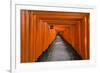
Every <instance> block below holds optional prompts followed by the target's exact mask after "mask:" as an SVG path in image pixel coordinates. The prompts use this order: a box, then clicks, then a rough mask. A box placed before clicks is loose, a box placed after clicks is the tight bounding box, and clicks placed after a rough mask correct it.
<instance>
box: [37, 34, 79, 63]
mask: <svg viewBox="0 0 100 73" xmlns="http://www.w3.org/2000/svg"><path fill="white" fill-rule="evenodd" d="M67 60H81V58H80V56H79V55H78V54H77V53H76V52H75V51H74V50H73V48H72V47H71V46H69V45H68V44H67V43H65V42H64V41H63V39H62V38H61V37H60V36H59V35H58V36H57V37H56V39H55V41H54V42H53V43H52V44H51V45H50V47H49V48H48V50H47V51H46V52H45V53H44V54H43V55H42V56H41V57H40V58H39V60H38V62H41V61H67Z"/></svg>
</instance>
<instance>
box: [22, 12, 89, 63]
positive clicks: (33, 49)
mask: <svg viewBox="0 0 100 73" xmlns="http://www.w3.org/2000/svg"><path fill="white" fill-rule="evenodd" d="M58 33H59V34H60V36H61V37H62V38H63V39H64V40H65V41H66V42H68V43H70V44H71V45H72V46H73V48H74V49H75V51H76V52H77V53H78V54H79V55H80V56H81V57H82V59H83V60H87V59H89V13H80V12H54V11H34V10H21V63H27V62H35V61H36V60H37V59H38V57H39V56H40V55H41V54H42V53H43V52H45V51H46V49H47V48H48V46H49V45H50V44H51V43H52V42H53V41H54V39H55V37H56V35H57V34H58Z"/></svg>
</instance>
